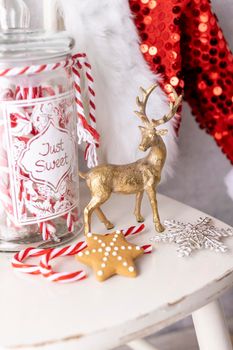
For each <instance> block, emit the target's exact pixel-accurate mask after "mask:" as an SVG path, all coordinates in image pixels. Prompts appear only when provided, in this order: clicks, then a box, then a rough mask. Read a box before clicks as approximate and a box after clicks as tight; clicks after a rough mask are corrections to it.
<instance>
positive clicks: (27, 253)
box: [11, 248, 49, 275]
mask: <svg viewBox="0 0 233 350" xmlns="http://www.w3.org/2000/svg"><path fill="white" fill-rule="evenodd" d="M48 252H49V249H35V248H26V249H24V250H21V251H20V252H18V253H16V254H15V255H14V257H13V258H12V260H11V265H12V267H13V268H14V269H15V270H17V271H18V272H21V273H26V274H30V275H40V274H41V271H40V265H39V264H38V265H31V264H26V263H25V262H24V260H26V259H28V258H37V257H41V256H42V255H45V254H47V253H48Z"/></svg>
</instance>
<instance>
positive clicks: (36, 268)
mask: <svg viewBox="0 0 233 350" xmlns="http://www.w3.org/2000/svg"><path fill="white" fill-rule="evenodd" d="M144 227H145V226H144V225H140V226H139V227H135V226H132V227H130V228H128V229H126V230H121V232H122V233H123V234H124V236H125V237H129V236H133V235H135V234H138V233H140V232H142V231H143V229H144ZM85 248H87V244H86V242H84V241H81V242H78V243H74V244H72V245H69V246H66V247H60V248H53V249H35V248H26V249H24V250H22V251H21V252H19V253H17V254H15V256H14V257H13V259H12V261H11V264H12V267H13V268H14V269H15V270H16V271H18V272H21V273H25V274H32V275H40V274H42V275H43V276H44V277H45V278H46V279H47V280H48V281H51V282H59V283H69V282H74V281H78V280H82V279H84V278H86V273H85V272H84V271H76V272H56V271H53V269H52V266H51V264H50V262H51V261H52V260H54V259H56V258H59V257H67V256H74V255H76V254H78V253H79V252H81V251H82V250H84V249H85ZM141 248H142V249H143V250H144V254H150V253H151V252H152V245H150V244H148V245H143V246H141ZM38 257H39V258H40V261H39V263H38V264H37V265H35V264H33V265H32V264H28V263H25V262H24V261H25V260H26V259H28V258H38Z"/></svg>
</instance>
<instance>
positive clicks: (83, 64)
mask: <svg viewBox="0 0 233 350" xmlns="http://www.w3.org/2000/svg"><path fill="white" fill-rule="evenodd" d="M66 67H72V72H73V75H74V88H75V101H76V106H77V112H78V137H79V142H80V143H81V142H82V141H84V142H86V143H87V150H86V152H85V156H86V160H87V164H88V167H90V168H91V167H93V166H95V165H97V163H98V161H97V154H96V148H97V147H98V145H99V134H98V132H97V130H96V106H95V91H94V79H93V76H92V70H91V65H90V63H89V62H88V58H87V56H86V54H76V55H74V56H72V57H70V58H69V59H67V60H63V61H61V62H57V63H51V64H42V65H31V66H25V67H13V68H8V69H0V77H13V76H21V75H32V74H38V73H42V72H51V71H55V70H57V69H61V68H66ZM81 70H84V72H85V77H86V81H87V86H88V98H89V116H90V123H89V122H88V121H87V119H86V116H85V113H84V108H83V102H82V94H81V76H80V72H81ZM35 89H38V88H37V87H28V88H27V87H23V88H21V87H20V88H18V90H17V92H16V99H17V100H21V99H25V98H26V99H28V98H29V97H30V98H35V96H37V97H40V95H41V91H39V90H38V91H35ZM40 89H42V91H43V94H44V93H45V90H43V87H40ZM47 92H48V93H49V96H51V92H52V90H51V89H48V90H47ZM33 96H34V97H33Z"/></svg>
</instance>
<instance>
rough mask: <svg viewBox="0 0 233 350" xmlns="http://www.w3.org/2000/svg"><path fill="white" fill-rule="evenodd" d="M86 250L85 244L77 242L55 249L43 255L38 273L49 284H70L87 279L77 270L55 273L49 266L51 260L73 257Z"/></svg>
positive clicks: (81, 271) (83, 273) (83, 272)
mask: <svg viewBox="0 0 233 350" xmlns="http://www.w3.org/2000/svg"><path fill="white" fill-rule="evenodd" d="M85 248H87V244H86V243H85V242H79V243H76V244H73V245H71V246H67V247H63V248H55V249H52V250H51V251H49V252H48V253H47V254H45V255H43V256H42V258H41V260H40V272H41V274H42V275H43V276H44V277H45V278H46V279H47V280H48V281H50V282H59V283H70V282H74V281H79V280H83V279H84V278H86V277H87V275H86V273H85V271H83V270H79V271H75V272H56V271H54V270H53V269H52V266H51V265H50V262H51V260H53V259H56V258H58V257H67V256H73V255H76V254H78V253H79V252H81V251H82V250H83V249H85Z"/></svg>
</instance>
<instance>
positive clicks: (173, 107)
mask: <svg viewBox="0 0 233 350" xmlns="http://www.w3.org/2000/svg"><path fill="white" fill-rule="evenodd" d="M172 92H173V95H174V100H175V101H174V102H170V112H169V113H168V114H165V116H163V118H161V119H158V120H155V119H152V124H153V127H154V128H156V127H157V126H159V125H162V124H165V123H167V122H168V121H169V120H170V119H171V118H172V117H174V115H175V114H176V112H177V109H178V107H179V105H180V104H181V101H182V98H183V96H182V95H180V96H178V95H177V93H176V91H175V89H174V88H172Z"/></svg>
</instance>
